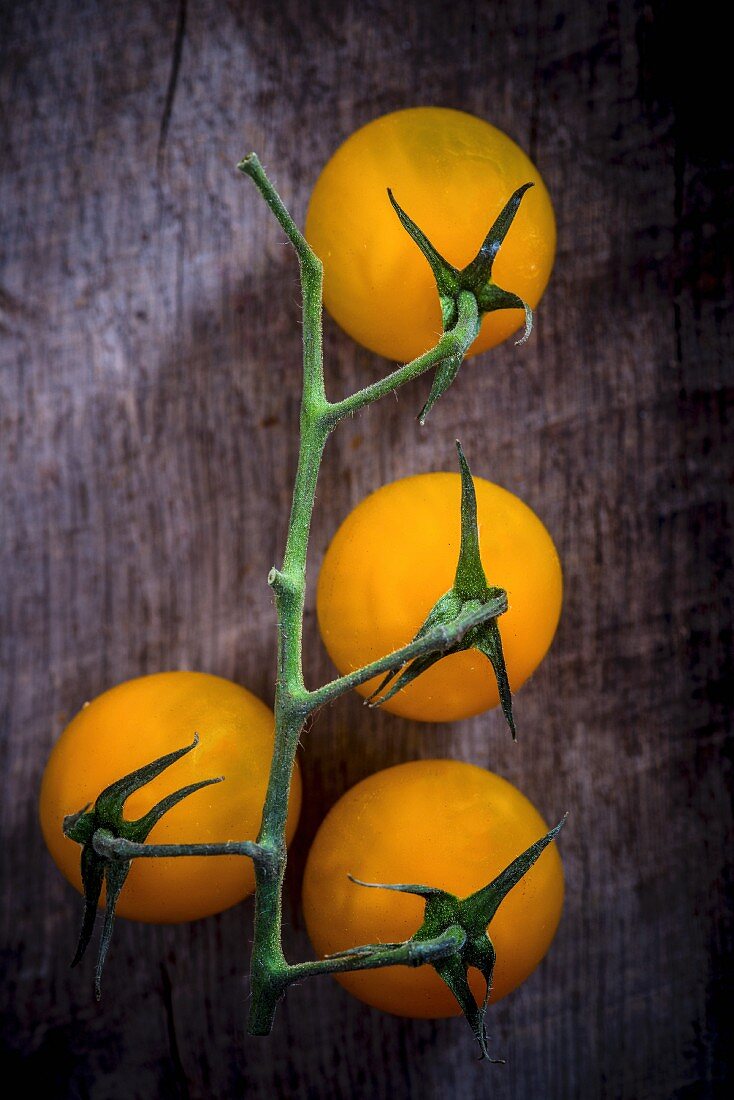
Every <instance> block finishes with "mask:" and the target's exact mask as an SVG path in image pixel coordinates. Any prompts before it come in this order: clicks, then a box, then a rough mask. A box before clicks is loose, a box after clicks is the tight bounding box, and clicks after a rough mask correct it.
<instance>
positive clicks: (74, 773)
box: [40, 672, 301, 924]
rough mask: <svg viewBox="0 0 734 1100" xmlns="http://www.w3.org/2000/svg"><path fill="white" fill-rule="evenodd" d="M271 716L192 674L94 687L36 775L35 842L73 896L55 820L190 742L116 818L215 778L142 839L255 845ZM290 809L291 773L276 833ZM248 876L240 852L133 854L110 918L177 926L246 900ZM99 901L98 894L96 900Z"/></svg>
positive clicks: (71, 856)
mask: <svg viewBox="0 0 734 1100" xmlns="http://www.w3.org/2000/svg"><path fill="white" fill-rule="evenodd" d="M273 729H274V719H273V713H272V711H271V710H270V709H269V708H268V707H267V706H266V705H265V704H264V703H263V702H261V701H260V699H258V698H257V697H256V696H255V695H253V694H252V693H251V692H249V691H247V689H246V688H243V687H241V686H240V685H239V684H234V683H232V682H231V681H230V680H225V679H222V678H221V677H219V676H211V675H209V674H207V673H203V672H160V673H156V674H154V675H152V676H141V677H139V678H137V679H135V680H128V681H127V682H125V683H122V684H119V685H118V686H117V687H114V688H111V689H110V690H109V691H105V692H104V693H103V694H102V695H99V696H97V698H96V699H94V700H93V701H92V702H91V703H87V704H85V706H84V707H83V708H82V710H80V711H79V713H78V714H77V715H76V717H74V718H73V719H72V720H71V722H70V723H69V725H68V726H67V727H66V729H65V730H64V732H63V733H62V734H61V737H60V738H59V740H58V741H57V742H56V744H55V745H54V748H53V750H52V752H51V755H50V757H49V760H48V763H47V765H46V770H45V772H44V775H43V781H42V784H41V795H40V816H41V827H42V830H43V835H44V838H45V840H46V844H47V845H48V848H49V851H50V853H51V855H52V856H53V859H54V861H55V863H56V865H57V867H58V868H59V870H60V871H61V872H62V873H63V874H64V875H65V876H66V878H67V879H68V880H69V882H71V884H72V885H73V886H75V887H76V889H77V890H79V891H80V892H81V875H80V855H81V849H80V847H79V845H78V844H76V843H75V842H74V841H72V840H68V839H67V838H66V837H65V836H64V835H63V833H62V831H61V824H62V821H63V818H64V817H65V816H66V815H67V814H70V813H76V812H77V811H78V810H81V809H82V808H83V807H84V806H85V805H87V804H88V803H94V801H95V799H96V798H97V796H98V795H99V794H100V792H101V791H102V790H103V789H104V788H105V787H106V786H107V785H108V784H109V783H111V782H113V781H114V780H115V779H119V778H121V777H122V776H123V775H126V774H127V773H128V772H131V771H134V770H135V769H136V768H139V767H141V766H142V765H144V764H147V763H150V762H151V761H153V760H155V759H157V758H158V757H160V756H163V755H164V754H166V753H168V752H171V751H173V750H175V749H180V748H182V747H183V746H185V745H186V744H190V743H191V741H192V740H193V736H194V734H195V733H198V735H199V739H200V740H199V744H198V745H197V746H196V748H194V749H193V750H192V752H190V753H188V754H187V755H186V756H184V757H182V758H181V759H180V760H178V761H177V762H176V763H175V764H173V765H172V766H171V767H170V768H168V769H167V770H166V771H165V772H163V773H162V775H159V776H158V777H157V778H156V779H154V780H153V781H152V782H151V783H149V784H147V785H146V786H145V787H143V788H142V789H140V790H138V791H135V792H134V793H133V794H132V795H131V796H130V797H129V798H128V800H127V802H126V804H125V817H126V818H128V819H131V820H132V819H135V818H138V817H140V816H141V815H142V814H144V813H145V812H146V811H147V810H148V809H149V808H150V807H151V806H152V805H153V804H154V803H155V802H157V801H158V800H159V799H160V798H162V797H163V796H164V795H166V794H169V793H171V792H172V791H175V790H178V789H180V788H181V787H184V786H187V785H188V784H189V783H193V782H196V781H198V780H201V779H209V778H213V777H215V776H220V775H223V776H224V777H225V779H224V782H222V783H216V784H213V785H212V786H209V787H205V788H203V789H202V790H200V791H196V792H195V793H194V794H192V795H190V796H189V797H188V798H186V799H184V800H183V801H182V802H180V803H179V804H178V805H177V806H175V807H174V808H173V809H172V810H169V812H168V813H167V814H165V815H164V816H163V818H162V819H161V820H160V821H159V822H158V824H157V825H156V826H155V827H154V828H153V830H152V832H151V833H150V835H149V837H148V843H151V844H174V843H175V844H178V843H181V844H186V843H205V842H217V841H226V840H254V839H255V838H256V835H257V832H258V829H259V826H260V816H261V812H262V805H263V801H264V798H265V790H266V786H267V779H268V772H269V769H270V760H271V756H272V751H273ZM300 807H301V776H300V770H299V768H298V765H296V769H295V771H294V775H293V786H292V789H291V800H290V810H289V816H288V829H287V836H288V839H289V840H290V838H291V836H292V835H293V833H294V832H295V828H296V824H297V822H298V816H299V813H300ZM254 887H255V876H254V872H253V865H252V861H251V860H250V859H246V858H244V857H242V856H206V857H205V856H200V857H180V858H175V859H136V860H134V861H133V866H132V869H131V871H130V874H129V876H128V879H127V881H126V883H125V886H124V888H123V891H122V894H121V895H120V900H119V903H118V906H117V913H118V915H119V916H122V917H129V918H130V919H132V920H140V921H151V922H155V923H164V924H168V923H178V922H180V921H189V920H197V919H198V918H199V917H206V916H209V915H210V914H212V913H219V912H221V911H222V910H223V909H228V908H229V907H230V906H232V905H235V904H236V903H237V902H239V901H241V900H242V899H243V898H244V897H246V896H247V895H248V894H251V893H252V891H253V890H254ZM103 898H104V895H103Z"/></svg>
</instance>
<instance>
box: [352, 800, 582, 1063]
mask: <svg viewBox="0 0 734 1100" xmlns="http://www.w3.org/2000/svg"><path fill="white" fill-rule="evenodd" d="M567 816H568V815H567V814H566V815H564V817H563V818H562V819H561V821H559V823H558V824H557V825H556V827H555V828H554V829H551V830H550V832H548V833H546V834H545V836H544V837H541V838H540V840H537V841H536V842H535V843H534V844H531V845H530V847H529V848H527V849H526V850H525V851H524V852H522V853H521V855H519V856H517V858H516V859H514V860H513V861H512V863H510V865H509V866H508V867H506V868H505V869H504V871H502V872H501V873H500V874H499V875H497V877H496V878H495V879H493V880H492V881H491V882H490V883H488V884H487V885H486V886H483V887H482V888H481V890H477V891H476V892H475V893H473V894H470V895H469V896H468V897H466V898H458V897H456V895H455V894H450V893H449V892H448V891H447V890H439V889H437V888H436V887H434V886H419V885H416V884H413V883H411V884H404V883H397V884H396V883H384V882H362V881H361V880H360V879H356V878H353V877H352V876H350V877H352V881H353V882H355V883H356V884H357V885H358V886H369V887H372V888H374V889H381V890H397V891H400V892H402V893H405V894H416V895H417V896H418V897H420V898H423V900H424V902H425V913H424V918H423V924H422V925H421V927H420V928H419V929H418V931H417V932H416V933H415V934H414V935H413V936H412V937H411V939H410V940H408V941H407V942H408V944H415V945H418V944H420V943H425V942H426V941H430V942H431V943H436V942H437V940H439V939H440V938H441V937H444V938H447V937H448V936H451V937H452V940H453V942H454V944H455V945H456V946H455V947H454V949H453V950H452V951H450V952H448V953H446V954H445V956H444V957H441V958H434V959H432V960H430V965H431V966H433V968H434V970H435V971H436V973H437V974H438V975H439V977H440V978H441V979H442V981H444V982H445V983H446V985H447V986H448V987H449V989H450V990H451V992H452V993H453V995H454V997H455V998H456V1000H457V1002H458V1004H459V1007H460V1008H461V1011H462V1013H463V1015H464V1017H465V1018H466V1020H467V1022H468V1023H469V1026H470V1027H471V1029H472V1032H473V1033H474V1037H475V1038H476V1040H477V1042H478V1043H479V1049H480V1051H481V1057H482V1058H489V1060H490V1061H502V1059H496V1058H490V1055H489V1050H488V1046H487V1031H486V1027H485V1017H486V1013H487V1005H488V1003H489V997H490V994H491V992H492V977H493V974H494V964H495V950H494V945H493V944H492V940H491V939H490V937H489V933H488V931H487V929H488V927H489V924H490V923H491V921H492V918H493V917H494V915H495V913H496V912H497V910H498V909H499V907H500V905H501V904H502V902H503V901H504V899H505V898H506V897H507V895H508V894H509V892H510V890H511V889H512V888H513V886H516V885H517V883H518V882H519V881H520V879H521V878H523V877H524V876H525V875H526V874H527V872H528V871H529V870H530V868H531V867H532V866H533V864H534V863H535V862H536V860H537V859H538V858H539V856H540V855H541V853H542V852H543V851H544V849H545V848H547V847H548V845H549V844H550V843H551V841H553V840H555V838H556V837H557V836H558V834H559V833H560V831H561V829H562V828H563V826H564V825H565V823H566V817H567ZM425 961H428V960H423V959H421V962H425ZM470 969H474V970H478V971H479V972H480V974H481V975H482V977H483V979H484V983H485V988H484V997H483V999H482V1001H481V1003H477V1001H476V999H475V997H474V994H473V993H472V991H471V987H470V985H469V970H470Z"/></svg>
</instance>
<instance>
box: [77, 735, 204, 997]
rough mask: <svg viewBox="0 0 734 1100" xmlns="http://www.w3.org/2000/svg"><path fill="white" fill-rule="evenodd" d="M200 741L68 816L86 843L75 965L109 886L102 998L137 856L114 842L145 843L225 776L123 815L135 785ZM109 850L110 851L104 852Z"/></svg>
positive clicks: (97, 985) (98, 972) (97, 981)
mask: <svg viewBox="0 0 734 1100" xmlns="http://www.w3.org/2000/svg"><path fill="white" fill-rule="evenodd" d="M198 742H199V738H198V735H197V736H195V737H194V740H193V741H192V743H191V744H190V745H186V746H185V747H184V748H182V749H178V750H177V751H176V752H171V753H168V754H167V755H166V756H161V757H160V758H159V759H158V760H154V761H153V762H152V763H151V764H146V765H145V766H144V767H142V768H139V769H138V770H137V771H134V772H131V773H130V774H129V775H125V776H123V777H122V779H118V780H116V781H115V782H114V783H111V784H110V786H109V787H106V788H105V789H104V790H103V791H102V792H101V794H100V795H99V796H98V798H97V801H96V802H95V804H94V807H93V808H92V809H89V808H86V807H85V809H83V810H80V811H79V813H76V814H70V815H69V816H68V817H65V818H64V824H63V829H64V835H65V836H67V837H68V838H69V840H74V841H76V843H77V844H80V845H81V846H82V855H81V867H82V885H83V887H84V916H83V919H82V927H81V932H80V935H79V943H78V945H77V949H76V952H75V954H74V959H73V961H72V964H71V965H72V966H76V965H77V963H79V962H80V961H81V959H82V957H83V956H84V953H85V951H86V949H87V947H88V946H89V941H90V940H91V938H92V932H93V931H94V922H95V919H96V916H97V905H98V902H99V898H100V894H101V893H102V885H103V884H104V886H105V888H106V902H105V915H104V924H103V927H102V936H101V939H100V944H99V952H98V955H97V965H96V968H95V976H94V992H95V996H96V998H97V1000H99V998H100V995H101V981H102V970H103V968H104V963H105V959H106V957H107V951H108V949H109V945H110V940H111V938H112V926H113V924H114V919H115V908H116V906H117V901H118V899H119V897H120V892H121V890H122V888H123V886H124V885H125V880H126V878H127V876H128V874H129V872H130V867H131V866H132V859H125V858H121V857H120V856H119V855H117V854H112V853H113V851H114V848H115V842H116V841H117V842H118V843H122V844H123V845H124V843H125V842H127V844H128V845H130V846H135V845H142V844H143V843H144V841H145V840H146V839H147V837H148V834H149V833H150V831H151V829H152V828H153V826H154V825H156V824H157V822H158V821H160V819H161V818H162V817H163V815H164V814H165V813H167V812H168V810H170V809H172V808H173V807H174V806H175V805H177V803H179V802H181V801H182V799H184V798H187V797H188V796H189V795H190V794H193V793H194V791H198V790H200V789H201V788H202V787H208V786H209V785H210V784H211V783H221V781H222V777H219V778H217V779H204V780H201V781H200V782H198V783H191V784H189V785H188V786H187V787H182V788H181V790H179V791H175V792H174V793H173V794H169V795H167V796H166V797H165V798H162V799H161V801H160V802H157V803H156V805H155V806H153V807H152V808H151V809H150V810H148V812H147V813H146V814H144V815H143V816H142V817H141V818H138V820H137V821H127V820H126V819H125V818H124V817H123V816H122V815H123V810H124V807H125V802H126V801H127V799H128V798H129V796H130V795H131V794H132V793H133V792H134V791H137V790H139V789H140V788H141V787H144V786H145V785H146V784H147V783H150V781H151V780H152V779H155V777H156V776H158V775H160V774H161V772H164V771H165V770H166V768H170V766H171V765H172V764H175V763H176V761H177V760H180V759H181V757H182V756H185V755H186V754H187V753H189V752H191V750H192V749H193V748H195V747H196V745H197V744H198ZM107 852H109V853H110V854H103V853H107ZM136 854H137V853H136ZM182 854H183V853H182Z"/></svg>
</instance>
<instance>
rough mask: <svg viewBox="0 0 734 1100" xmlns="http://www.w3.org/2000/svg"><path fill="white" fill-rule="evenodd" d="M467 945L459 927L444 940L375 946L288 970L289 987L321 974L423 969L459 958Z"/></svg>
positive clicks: (330, 956) (452, 926)
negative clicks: (403, 968) (452, 956)
mask: <svg viewBox="0 0 734 1100" xmlns="http://www.w3.org/2000/svg"><path fill="white" fill-rule="evenodd" d="M465 943H466V932H465V931H464V930H463V928H460V927H459V926H458V925H457V924H454V925H451V927H449V928H447V929H446V931H445V932H442V933H441V935H440V936H436V937H435V938H433V939H428V940H408V941H407V942H406V943H389V944H371V945H367V946H365V947H356V948H352V949H351V950H349V951H341V952H340V953H339V954H337V955H327V956H326V958H325V959H316V960H314V961H313V962H302V963H296V964H295V965H293V966H289V967H288V984H289V985H291V984H292V983H293V982H299V981H301V980H302V979H303V978H311V977H316V976H317V975H319V974H344V973H346V972H348V971H350V970H377V969H379V968H380V967H383V966H423V965H424V964H425V963H432V962H436V961H438V960H440V959H445V958H448V957H449V956H451V955H455V954H456V952H457V951H460V950H461V948H462V947H463V946H464V944H465Z"/></svg>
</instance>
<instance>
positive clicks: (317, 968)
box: [239, 154, 484, 1035]
mask: <svg viewBox="0 0 734 1100" xmlns="http://www.w3.org/2000/svg"><path fill="white" fill-rule="evenodd" d="M239 168H240V170H241V171H242V172H244V173H245V174H246V175H248V176H250V178H251V179H252V180H253V182H254V183H255V184H256V186H257V187H258V189H259V191H260V192H261V194H262V195H263V197H264V199H265V201H266V202H267V204H268V206H269V207H270V209H271V210H272V211H273V213H274V214H275V217H276V218H277V220H278V221H279V222H280V224H281V226H282V227H283V229H284V230H285V233H286V235H287V236H288V238H289V240H290V242H291V244H292V245H293V247H294V248H295V250H296V253H297V255H298V260H299V264H300V272H301V290H302V295H303V397H302V402H301V436H300V447H299V453H298V468H297V471H296V479H295V485H294V488H293V499H292V504H291V513H290V520H289V524H288V537H287V540H286V548H285V554H284V557H283V566H282V568H281V569H273V570H271V573H270V576H269V578H268V579H269V583H270V585H271V587H272V589H273V591H274V593H275V605H276V611H277V618H278V680H277V686H276V692H275V745H274V750H273V759H272V763H271V768H270V778H269V781H268V789H267V793H266V796H265V803H264V806H263V815H262V822H261V826H260V832H259V835H258V838H257V843H258V846H259V847H260V848H261V849H263V850H264V851H265V852H266V853H267V858H264V859H257V858H256V859H255V879H256V893H255V927H254V938H253V945H252V959H251V966H250V993H251V1005H250V1015H249V1030H250V1032H251V1033H252V1034H255V1035H264V1034H267V1033H268V1032H269V1031H270V1030H271V1027H272V1023H273V1017H274V1015H275V1009H276V1006H277V1003H278V1001H279V1000H280V998H281V997H282V995H283V993H284V992H285V990H286V988H287V986H288V985H289V984H290V983H291V982H293V981H296V980H298V979H299V978H301V977H304V976H305V975H306V974H307V973H329V972H331V971H332V970H336V969H346V968H348V969H353V968H360V969H361V968H364V967H365V965H369V966H379V965H383V966H385V965H394V964H395V963H398V962H405V963H408V964H411V965H415V964H416V960H417V958H418V956H416V954H415V950H414V948H412V947H411V948H410V949H409V948H407V947H404V948H401V949H400V950H397V949H396V950H395V951H392V952H388V953H387V954H386V953H384V952H380V953H379V956H380V959H382V960H384V961H378V958H377V956H376V955H375V954H374V952H372V953H370V954H369V957H370V960H371V961H370V962H366V958H367V956H366V955H365V954H360V953H357V954H355V955H354V956H349V961H343V960H342V961H339V962H337V961H336V960H328V959H325V960H321V961H320V962H319V963H312V964H309V963H306V964H299V965H297V966H289V965H288V963H287V962H286V959H285V956H284V954H283V947H282V938H281V930H282V924H281V921H282V917H281V898H282V891H283V880H284V876H285V868H286V843H285V829H286V821H287V817H288V796H289V792H290V786H291V779H292V775H293V768H294V765H295V758H296V751H297V748H298V742H299V738H300V735H301V732H302V730H303V727H304V724H305V722H306V719H307V718H308V715H309V714H310V713H311V712H312V711H314V710H315V709H316V708H317V707H319V706H321V705H323V703H324V702H326V701H327V700H331V699H334V698H336V697H337V696H338V695H342V694H344V692H346V691H348V690H349V689H350V687H351V686H353V683H354V682H363V680H362V679H361V677H362V676H363V675H364V673H365V671H366V670H362V671H361V672H359V671H358V672H357V673H355V674H353V675H352V676H348V677H342V678H341V679H340V680H338V681H335V682H334V683H333V684H331V685H327V686H326V688H325V689H323V690H321V691H315V692H309V691H307V690H306V687H305V684H304V679H303V662H302V633H303V610H304V601H305V592H306V555H307V549H308V537H309V532H310V528H311V517H312V514H313V507H314V499H315V493H316V482H317V478H318V473H319V467H320V464H321V458H322V455H323V451H324V446H325V445H326V441H327V439H328V437H329V434H330V432H331V431H333V429H334V428H335V427H336V425H337V424H338V423H339V421H340V420H343V419H344V418H345V417H346V416H349V415H351V414H353V413H354V412H356V411H357V410H359V409H361V408H364V407H365V406H367V405H369V404H372V403H373V402H374V401H377V400H379V399H380V398H381V397H384V396H385V395H386V394H388V393H392V392H393V391H394V390H396V389H397V388H398V387H399V386H402V385H403V384H404V383H406V382H409V381H411V380H412V379H414V378H417V377H418V376H419V375H421V374H423V373H424V372H425V371H427V370H429V369H431V368H432V367H437V366H439V365H440V364H441V363H443V362H445V361H446V360H448V359H452V360H459V361H460V360H461V358H462V357H463V355H464V353H465V352H466V350H467V348H468V347H469V345H470V344H471V343H472V342H473V340H474V338H475V337H476V335H477V332H478V328H479V315H478V306H477V302H476V299H475V297H474V296H473V295H472V294H469V293H466V292H463V293H461V294H460V295H459V301H458V320H457V323H456V325H455V326H454V328H453V329H452V330H451V331H450V332H445V333H444V334H443V335H442V336H441V339H440V340H439V342H438V344H437V345H436V347H435V348H432V349H431V350H430V351H428V352H426V353H425V354H424V355H422V356H420V357H419V358H418V359H415V360H413V361H412V362H411V363H407V364H405V365H404V366H402V367H399V368H398V369H397V370H395V371H393V372H392V373H391V374H389V375H387V377H385V378H383V379H380V380H379V381H377V382H375V383H373V384H372V385H371V386H368V387H366V388H365V389H364V390H361V391H359V392H358V393H355V394H352V395H351V396H349V397H347V398H345V399H344V400H342V401H339V402H335V403H330V402H329V401H327V399H326V393H325V389H324V375H323V359H322V338H321V302H322V266H321V262H320V260H319V259H318V258H317V257H316V256H315V255H314V253H313V252H312V251H311V248H310V247H309V245H308V243H307V241H306V240H305V238H304V237H303V235H302V234H301V233H300V231H299V230H298V228H297V226H296V225H295V223H294V221H293V219H292V218H291V216H290V214H289V213H288V211H287V209H286V208H285V206H284V205H283V202H282V201H281V199H280V197H279V196H278V194H277V192H276V191H275V189H274V187H273V186H272V184H271V183H270V181H269V180H268V178H267V176H266V175H265V172H264V171H263V169H262V166H261V164H260V162H259V160H258V159H257V157H256V156H255V155H254V154H251V155H250V156H248V157H246V158H245V159H244V160H243V161H242V162H241V163H240V165H239ZM482 617H484V616H482ZM466 628H467V627H466V626H465V625H463V624H462V626H461V627H460V628H458V629H457V630H456V631H455V632H454V633H455V635H457V634H458V633H459V631H460V630H461V631H463V630H465V629H466ZM451 640H452V639H451V638H450V637H448V636H447V637H444V636H443V635H441V636H437V637H436V638H435V639H431V640H430V641H429V644H431V645H433V646H435V649H436V650H437V651H438V650H440V649H442V648H444V647H445V646H446V645H447V644H450V642H451ZM396 656H397V655H396ZM383 667H384V665H382V664H380V665H379V668H378V667H377V666H376V667H374V668H372V667H371V669H370V675H374V674H375V672H376V671H379V670H382V668H383ZM355 677H356V681H355ZM365 678H369V677H368V676H366V677H365ZM457 942H458V941H457ZM430 950H433V951H434V952H438V953H439V954H441V955H442V954H443V953H445V952H447V951H448V952H451V951H455V950H456V942H454V941H452V940H451V937H448V939H447V940H446V941H445V942H444V941H443V940H442V941H441V942H439V943H436V944H432V945H431V948H430ZM368 953H369V950H368ZM357 960H358V961H357Z"/></svg>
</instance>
